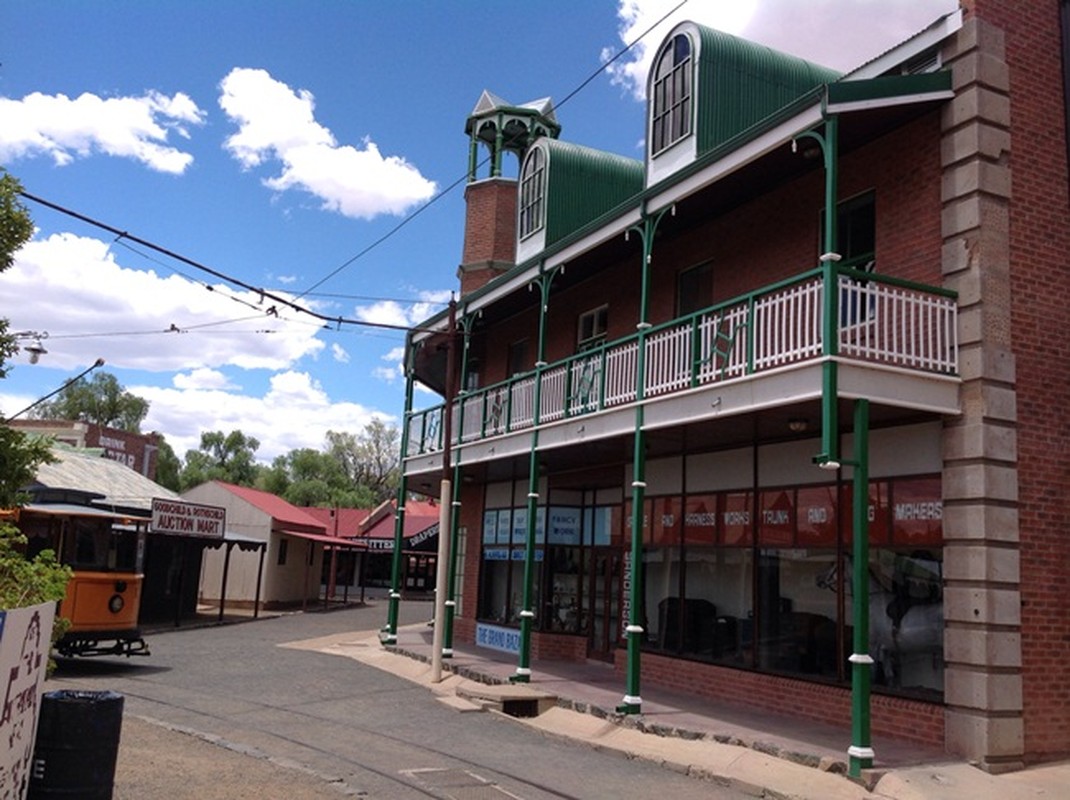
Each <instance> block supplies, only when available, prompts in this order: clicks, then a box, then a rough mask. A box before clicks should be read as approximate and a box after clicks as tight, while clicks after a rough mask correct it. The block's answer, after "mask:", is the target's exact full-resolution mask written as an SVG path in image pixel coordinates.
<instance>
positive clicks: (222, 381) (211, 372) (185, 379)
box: [171, 368, 239, 391]
mask: <svg viewBox="0 0 1070 800" xmlns="http://www.w3.org/2000/svg"><path fill="white" fill-rule="evenodd" d="M171 382H172V383H173V384H174V385H175V387H176V388H178V389H183V390H194V391H197V390H201V389H237V388H239V387H238V386H236V385H235V384H233V383H232V382H231V380H230V378H228V377H227V376H226V375H224V374H223V373H222V372H220V371H219V370H217V369H203V368H202V369H195V370H193V371H192V372H185V373H183V372H179V373H177V374H176V375H175V376H174V377H173V378H172V379H171Z"/></svg>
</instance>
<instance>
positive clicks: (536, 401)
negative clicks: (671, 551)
mask: <svg viewBox="0 0 1070 800" xmlns="http://www.w3.org/2000/svg"><path fill="white" fill-rule="evenodd" d="M564 269H565V267H564V265H563V264H562V265H559V266H557V267H554V268H553V269H551V270H549V271H548V272H547V271H546V270H545V264H540V265H539V277H537V278H536V279H535V280H534V281H532V285H535V286H537V287H538V289H539V344H538V355H537V357H536V360H535V396H534V397H533V398H532V414H533V419H532V431H531V454H530V456H529V459H528V505H527V514H528V518H527V523H528V529H527V539H526V542H525V545H524V595H523V605H524V607H523V609H521V611H520V652H519V654H518V659H517V667H516V672H515V673H514V674H513V675H510V676H509V680H510V681H511V682H512V683H530V682H531V629H532V625H533V624H534V622H535V611H534V609H532V607H531V606H532V603H533V599H534V594H535V592H534V588H535V536H536V533H537V531H536V530H535V524H536V515H537V513H538V505H539V458H538V452H539V417H540V413H541V411H540V409H541V406H542V371H543V368H544V367H545V366H546V360H545V358H546V312H547V311H548V310H549V308H550V284H551V283H553V280H554V278H555V277H557V274H558V273H559V272H562V271H564Z"/></svg>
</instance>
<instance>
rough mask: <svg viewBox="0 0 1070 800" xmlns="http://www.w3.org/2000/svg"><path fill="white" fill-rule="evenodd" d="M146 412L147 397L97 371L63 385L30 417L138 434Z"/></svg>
mask: <svg viewBox="0 0 1070 800" xmlns="http://www.w3.org/2000/svg"><path fill="white" fill-rule="evenodd" d="M148 413H149V401H148V400H146V399H144V398H143V397H138V396H137V395H135V394H131V393H130V392H128V391H126V390H125V389H124V388H123V387H122V386H121V385H120V384H119V379H118V378H116V377H115V376H114V375H112V374H111V373H108V372H98V373H97V374H96V375H94V376H93V379H92V380H86V379H85V378H80V379H79V380H76V381H72V382H71V383H69V384H67V385H66V386H64V387H63V389H62V390H61V391H60V393H59V394H58V395H56V399H55V400H50V401H48V402H46V403H41V405H39V406H38V407H37V408H36V409H35V410H34V411H33V413H32V414H31V416H33V417H34V418H36V419H67V420H81V421H82V422H92V423H95V424H97V425H100V426H103V427H106V428H118V429H119V430H123V431H130V432H131V433H140V431H141V423H142V421H143V420H144V419H145V416H146V415H147V414H148Z"/></svg>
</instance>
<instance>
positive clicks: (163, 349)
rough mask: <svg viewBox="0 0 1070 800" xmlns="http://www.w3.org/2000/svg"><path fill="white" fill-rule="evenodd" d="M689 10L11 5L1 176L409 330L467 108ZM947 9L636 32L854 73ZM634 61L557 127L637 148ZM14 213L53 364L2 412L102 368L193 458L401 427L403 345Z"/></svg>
mask: <svg viewBox="0 0 1070 800" xmlns="http://www.w3.org/2000/svg"><path fill="white" fill-rule="evenodd" d="M678 4H679V0H668V1H667V2H666V1H664V0H659V1H658V2H652V1H649V0H621V1H620V2H617V1H616V0H570V1H568V0H530V2H525V3H521V2H514V1H513V0H497V1H496V2H494V1H492V0H453V2H444V1H442V2H431V1H430V0H421V1H419V2H417V1H416V0H360V1H356V0H350V1H349V2H343V0H333V1H328V0H300V2H298V1H297V0H293V2H281V0H255V1H254V0H226V2H214V1H210V0H156V1H155V2H133V1H130V0H109V1H108V2H95V3H93V2H74V0H66V1H65V2H59V1H58V0H6V1H5V3H4V6H3V11H2V23H3V25H2V31H3V32H2V34H0V165H3V166H4V167H5V168H6V169H7V170H8V171H9V172H11V173H12V174H13V175H15V177H17V178H18V179H19V180H20V181H21V182H22V184H23V186H24V188H25V190H26V191H27V192H28V193H30V194H32V195H35V196H38V197H41V198H43V199H45V200H47V201H49V202H50V203H54V204H56V205H59V206H62V207H64V208H67V209H71V210H73V211H76V212H77V213H79V214H81V215H83V216H85V217H89V218H91V219H93V220H96V221H99V222H101V223H104V224H105V225H107V226H109V227H110V228H113V229H116V230H119V231H124V232H126V233H128V234H130V235H131V236H133V237H136V238H137V239H141V240H144V241H147V242H150V243H152V244H155V245H158V246H160V247H162V248H165V249H167V250H170V251H172V252H174V253H177V254H179V255H181V256H184V257H185V258H188V259H191V260H193V261H196V262H198V263H200V264H203V265H205V266H207V267H210V268H211V269H213V270H215V271H216V272H218V273H222V274H223V275H226V276H231V277H234V278H237V279H238V280H240V281H241V282H243V283H245V284H246V285H248V286H252V287H258V288H262V289H265V290H267V291H269V292H273V293H276V294H279V295H283V296H287V297H294V298H299V299H297V302H298V303H299V304H301V305H302V306H305V307H307V308H310V309H313V310H315V311H316V312H318V313H320V314H324V315H327V316H330V317H342V318H345V319H360V320H366V321H368V322H381V323H388V324H393V325H402V326H404V325H411V324H414V323H416V322H418V321H419V320H421V319H423V318H425V317H427V316H429V315H430V314H431V313H434V312H436V311H438V310H440V309H441V308H442V307H443V305H442V303H443V302H444V301H445V300H446V299H448V297H449V293H450V291H451V290H456V289H457V286H458V284H457V279H456V268H457V264H458V262H459V260H460V256H461V244H462V234H463V231H462V226H463V220H464V200H463V188H464V183H463V178H464V176H465V172H466V169H467V158H468V141H467V137H466V136H465V134H464V124H465V119H466V118H467V116H468V114H469V113H470V112H471V110H472V108H473V107H474V105H475V103H476V101H477V100H478V99H479V96H480V93H481V92H482V91H483V90H484V89H487V90H490V91H491V92H493V93H495V94H497V95H499V96H501V97H503V98H505V99H506V100H508V101H509V102H512V103H515V104H520V103H524V102H528V101H531V100H535V99H538V98H543V97H547V96H549V97H551V98H552V99H553V100H555V101H560V100H561V99H563V98H565V97H566V96H567V95H569V94H570V93H571V92H572V91H573V90H574V89H576V88H577V87H579V86H580V85H581V84H582V83H583V82H584V81H585V80H587V79H588V78H589V77H590V76H591V75H592V74H594V73H596V72H598V71H599V69H600V67H601V65H602V64H603V63H604V62H605V60H606V59H607V58H608V57H609V56H611V55H612V54H614V53H616V52H618V51H619V50H621V49H622V48H623V47H624V45H625V43H626V42H631V41H633V40H634V39H635V38H636V37H637V36H638V35H639V34H640V33H642V32H643V31H645V30H646V29H647V28H648V27H650V25H651V24H653V23H654V22H655V21H656V20H657V19H659V18H661V17H662V16H663V15H664V14H665V13H666V12H667V11H669V10H670V9H672V8H674V7H675V6H677V5H678ZM954 7H955V0H883V1H879V0H807V2H801V0H689V1H688V2H686V3H684V4H683V5H682V7H681V8H680V9H679V10H677V11H676V12H675V13H674V14H673V16H672V17H671V18H670V19H669V20H667V21H666V22H665V23H664V24H662V25H661V26H660V27H659V28H658V29H656V30H655V31H654V32H653V33H652V34H650V35H649V36H648V37H647V38H646V39H644V40H643V44H644V45H645V44H646V43H649V44H650V45H651V46H652V47H656V45H657V43H658V42H659V41H660V39H661V37H662V36H664V34H665V33H666V32H667V30H668V29H669V28H670V27H671V26H672V25H673V24H675V22H678V21H680V20H682V19H693V20H696V21H699V22H703V23H705V24H709V25H713V26H715V27H719V28H721V29H723V30H727V31H729V32H731V33H735V34H737V35H741V36H744V37H746V38H750V39H754V40H756V41H760V42H762V43H763V44H767V45H769V46H772V47H775V48H777V49H780V50H784V51H786V52H792V53H794V54H797V55H800V56H803V57H806V58H809V59H811V60H813V61H816V62H819V63H822V64H825V65H827V66H831V67H834V68H837V69H840V70H843V71H848V70H850V69H851V68H853V67H855V66H858V65H860V64H861V63H863V62H864V61H866V60H868V59H869V58H871V57H873V56H875V55H877V54H879V53H880V52H882V51H883V50H885V49H887V48H888V47H889V46H891V45H892V44H895V43H897V42H899V41H902V40H903V39H904V38H906V37H907V36H909V35H910V34H912V33H914V32H916V31H918V30H920V29H921V28H922V27H924V26H925V25H926V24H928V23H929V22H931V21H932V20H934V19H936V18H937V17H939V16H940V15H941V14H943V13H946V12H947V11H949V10H951V9H953V8H954ZM875 21H879V24H876V23H875ZM648 63H649V54H648V53H647V52H646V51H645V48H644V47H643V46H640V47H637V48H633V50H632V51H630V52H629V53H628V55H626V56H625V57H623V58H620V59H618V60H617V61H615V62H614V64H613V66H612V67H611V68H610V69H608V70H602V71H601V73H600V74H599V75H598V77H596V78H595V79H594V80H593V81H591V82H590V83H589V84H588V85H587V86H585V87H584V88H583V90H582V91H580V92H579V93H578V94H576V95H575V96H573V97H571V98H570V99H569V100H568V101H567V102H566V103H564V104H562V105H560V106H559V107H558V109H557V116H558V121H559V122H560V123H561V125H562V127H563V131H562V138H564V139H567V140H570V141H575V142H579V143H582V144H585V145H588V146H591V147H597V148H601V149H604V150H609V151H612V152H615V153H619V154H621V155H626V156H632V157H636V158H641V157H642V152H643V150H642V147H643V119H644V105H643V99H642V86H643V84H644V81H645V75H646V70H647V67H648ZM458 182H459V183H458ZM454 184H457V185H454ZM450 187H453V188H450ZM27 207H28V208H29V210H30V212H31V213H32V215H33V217H34V221H35V224H36V226H37V232H36V235H35V237H34V239H33V241H32V242H30V243H29V244H28V245H27V246H26V247H24V248H23V250H22V251H20V253H19V254H18V256H17V258H16V264H15V266H14V267H13V268H12V269H11V270H8V271H7V272H5V273H3V274H0V315H2V316H6V317H7V318H9V319H10V321H11V330H13V331H33V332H38V333H42V334H44V333H45V332H47V334H48V336H47V338H42V340H41V343H42V345H43V346H44V348H45V349H46V350H47V351H48V352H47V353H46V354H44V355H42V356H41V357H40V360H39V361H38V363H36V364H30V363H29V360H28V354H27V353H26V352H25V351H24V352H23V353H20V354H19V355H18V356H16V358H15V359H14V361H13V365H14V369H12V370H11V372H10V373H9V377H8V378H7V379H6V380H4V381H2V382H0V412H6V413H8V414H10V413H14V412H15V411H17V410H18V409H21V408H23V407H24V406H26V405H28V404H29V403H31V402H33V401H34V400H35V399H37V398H38V397H41V396H43V395H45V394H47V393H48V392H50V391H52V390H53V389H55V388H57V387H59V386H60V385H61V384H62V383H63V381H64V380H66V379H67V378H69V377H71V376H73V375H76V374H77V373H78V372H80V371H81V370H83V369H85V367H87V366H88V365H89V364H91V363H92V362H93V361H94V360H95V359H97V358H103V359H104V360H105V362H106V366H105V367H103V369H104V370H106V371H109V372H111V373H113V374H115V375H116V376H117V377H118V378H119V381H120V382H121V383H122V384H123V386H125V387H126V388H127V389H128V390H129V391H132V392H134V393H135V394H138V395H140V396H142V397H145V398H146V399H148V400H149V401H150V406H151V407H150V413H149V416H148V418H147V419H146V422H145V424H144V426H143V428H144V430H157V431H160V432H161V433H163V434H164V435H165V436H166V437H167V440H168V441H169V442H170V443H171V445H172V447H174V449H175V451H176V452H177V453H178V455H179V456H180V457H181V456H182V455H184V453H185V452H186V450H188V449H190V448H192V447H196V446H197V444H198V441H199V437H200V433H201V432H202V431H208V430H223V431H226V432H229V431H231V430H235V429H240V430H243V431H244V432H245V433H247V434H248V435H250V436H254V437H256V438H257V439H258V440H259V441H260V442H261V446H260V449H259V451H258V453H257V455H258V457H259V458H260V459H261V460H263V461H270V460H271V459H272V458H274V457H275V456H277V455H280V454H282V453H285V452H287V451H289V450H291V449H294V448H297V447H314V448H319V447H321V446H322V445H323V443H324V434H325V433H326V431H327V430H332V429H333V430H339V431H352V432H357V431H359V430H360V429H361V428H363V426H364V425H365V424H366V423H367V422H368V421H369V420H370V419H372V418H373V417H374V416H379V417H382V418H384V419H387V420H388V421H390V422H393V423H397V422H398V421H399V420H400V416H401V413H402V411H403V395H404V381H403V379H402V377H401V375H400V372H399V367H400V348H401V345H402V343H403V335H402V334H401V333H399V332H396V331H391V330H384V329H378V328H374V327H362V326H356V325H341V326H334V327H333V328H332V329H325V328H324V327H323V326H322V324H321V323H319V322H317V321H316V320H315V319H314V318H313V317H311V316H310V315H307V314H301V313H299V312H295V311H292V310H287V309H277V310H278V312H279V313H278V314H277V315H276V314H271V313H268V312H269V309H270V308H271V306H272V303H271V302H270V301H267V302H261V298H260V297H259V296H258V295H257V294H256V293H250V292H247V291H245V290H243V289H241V288H239V287H236V286H233V285H230V286H228V285H227V284H226V282H225V281H222V280H220V279H219V278H216V277H213V276H211V275H209V274H206V273H203V272H200V271H198V270H196V269H195V268H193V267H191V266H189V265H187V264H183V263H181V262H179V261H177V260H175V259H171V258H168V257H166V256H163V255H161V254H159V253H157V252H154V251H153V250H151V249H149V248H147V247H145V246H142V245H139V244H136V243H134V242H132V241H131V240H129V239H123V238H121V237H117V236H116V235H114V234H112V233H109V232H107V231H106V230H103V229H101V228H99V227H96V226H94V225H91V224H88V223H86V222H83V221H79V220H77V219H75V218H73V217H71V216H68V215H65V214H62V213H59V212H57V211H54V210H52V209H50V208H48V207H46V206H43V205H40V204H38V203H35V202H32V201H28V202H27ZM402 223H404V224H402ZM399 225H401V227H400V228H399V227H398V226H399ZM383 237H388V238H386V239H385V241H381V242H380V240H382V239H383ZM377 243H378V244H377ZM209 288H211V291H209ZM175 329H177V330H175ZM31 341H32V340H31V339H29V338H27V339H24V340H23V344H24V345H25V344H29V343H31ZM439 401H440V400H439V398H437V397H435V396H433V395H430V394H427V393H421V394H418V396H417V400H416V405H417V406H421V405H430V404H433V403H436V402H439Z"/></svg>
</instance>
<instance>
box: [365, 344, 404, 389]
mask: <svg viewBox="0 0 1070 800" xmlns="http://www.w3.org/2000/svg"><path fill="white" fill-rule="evenodd" d="M382 360H383V361H386V362H388V363H389V366H380V367H375V368H374V369H373V370H372V375H373V376H374V377H376V378H379V379H380V380H383V381H386V382H387V383H394V382H395V381H399V380H402V379H403V378H404V377H405V348H404V347H395V348H393V349H392V350H391V351H390V352H388V353H386V354H385V355H383V356H382Z"/></svg>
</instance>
